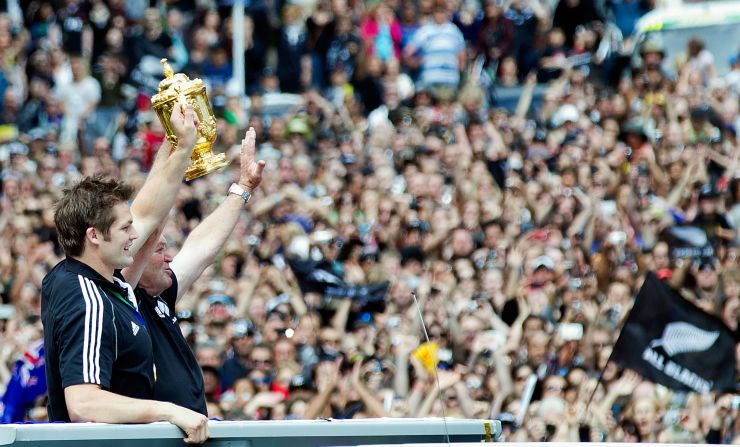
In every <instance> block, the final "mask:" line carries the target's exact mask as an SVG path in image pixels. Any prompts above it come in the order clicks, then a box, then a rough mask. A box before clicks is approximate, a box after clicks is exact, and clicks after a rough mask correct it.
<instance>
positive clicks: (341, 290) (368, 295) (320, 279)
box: [288, 259, 390, 312]
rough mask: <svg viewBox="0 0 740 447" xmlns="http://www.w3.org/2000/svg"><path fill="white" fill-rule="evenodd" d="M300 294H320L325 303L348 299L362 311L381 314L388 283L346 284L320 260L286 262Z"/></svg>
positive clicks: (328, 265)
mask: <svg viewBox="0 0 740 447" xmlns="http://www.w3.org/2000/svg"><path fill="white" fill-rule="evenodd" d="M288 264H289V265H290V267H291V269H292V270H293V273H294V274H295V276H296V279H297V280H298V286H299V287H300V288H301V292H303V293H309V292H314V293H318V294H321V295H323V297H324V300H325V302H329V301H331V300H335V299H351V300H354V301H355V302H356V303H358V304H359V305H360V307H361V309H362V310H363V311H365V312H384V311H385V295H386V294H387V293H388V287H389V286H390V283H389V282H388V281H384V282H379V283H370V284H362V285H352V284H347V283H345V282H344V281H343V280H342V278H340V277H339V276H338V275H337V274H336V273H334V272H333V271H332V268H331V265H330V264H329V263H327V262H323V261H311V260H308V261H301V260H296V259H289V260H288Z"/></svg>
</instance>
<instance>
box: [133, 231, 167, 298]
mask: <svg viewBox="0 0 740 447" xmlns="http://www.w3.org/2000/svg"><path fill="white" fill-rule="evenodd" d="M170 262H172V256H170V255H169V253H168V252H167V241H166V240H165V238H164V236H160V237H159V242H158V243H157V248H156V250H155V251H154V253H152V255H151V256H150V257H149V264H147V266H146V268H145V269H144V273H143V274H142V275H141V279H140V280H139V284H140V285H141V286H142V287H143V288H144V289H145V290H146V291H147V293H149V294H150V295H152V296H157V295H159V294H160V293H162V292H164V291H165V290H167V289H168V288H169V287H170V286H171V285H172V276H171V275H172V271H171V270H170Z"/></svg>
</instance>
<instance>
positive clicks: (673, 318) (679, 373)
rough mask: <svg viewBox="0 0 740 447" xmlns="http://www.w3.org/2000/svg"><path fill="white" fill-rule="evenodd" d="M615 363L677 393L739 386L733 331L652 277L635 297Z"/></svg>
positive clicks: (614, 351)
mask: <svg viewBox="0 0 740 447" xmlns="http://www.w3.org/2000/svg"><path fill="white" fill-rule="evenodd" d="M611 360H613V361H614V362H616V363H617V364H619V365H621V366H623V367H625V368H629V369H632V370H634V371H635V372H637V373H638V374H640V375H641V376H642V377H644V378H645V379H647V380H650V381H652V382H655V383H660V384H662V385H665V386H667V387H669V388H673V389H675V390H682V391H695V392H698V393H702V394H705V393H709V392H710V391H712V390H716V391H734V390H735V389H736V387H737V380H736V372H735V337H734V336H733V334H732V332H730V329H728V328H727V326H726V325H725V324H724V323H723V322H722V321H721V320H720V319H718V318H716V317H714V316H712V315H709V314H707V313H706V312H704V311H703V310H701V309H699V308H698V307H696V306H695V305H694V304H692V303H691V302H689V301H688V300H686V299H684V298H682V297H681V296H679V295H678V294H677V293H676V292H675V291H674V290H673V289H671V288H670V287H669V286H668V285H667V284H665V283H664V282H663V281H661V280H659V279H658V278H657V277H656V276H655V275H654V274H653V273H649V274H648V275H647V278H646V279H645V283H644V284H643V286H642V289H640V292H639V293H638V295H637V299H636V300H635V305H634V307H633V308H632V311H631V312H630V314H629V316H628V317H627V321H626V322H625V325H624V328H623V329H622V332H621V334H620V335H619V339H618V340H617V343H616V344H615V345H614V350H613V351H612V356H611Z"/></svg>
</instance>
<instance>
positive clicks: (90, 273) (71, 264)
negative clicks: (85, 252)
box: [65, 256, 127, 296]
mask: <svg viewBox="0 0 740 447" xmlns="http://www.w3.org/2000/svg"><path fill="white" fill-rule="evenodd" d="M65 266H66V269H67V271H68V272H70V273H75V274H78V275H82V276H84V277H86V278H89V279H91V280H92V281H94V282H95V284H97V285H99V286H101V287H105V288H106V289H108V290H114V291H116V292H119V293H121V294H122V296H126V294H127V291H126V289H125V288H124V287H123V286H121V285H120V284H119V283H118V282H111V281H108V280H107V279H105V278H104V277H103V275H101V274H100V273H98V272H97V271H96V270H95V269H93V268H92V267H90V266H89V265H87V264H85V263H84V262H82V261H80V260H77V259H75V258H73V257H71V256H67V258H66V259H65ZM113 275H114V276H116V277H118V278H121V279H123V277H122V276H121V272H120V270H116V271H115V272H114V274H113Z"/></svg>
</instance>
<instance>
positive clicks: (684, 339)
mask: <svg viewBox="0 0 740 447" xmlns="http://www.w3.org/2000/svg"><path fill="white" fill-rule="evenodd" d="M718 338H719V331H712V332H710V331H705V330H704V329H700V328H698V327H696V326H694V325H693V324H689V323H686V322H683V321H680V322H677V323H668V324H667V325H666V327H665V329H663V335H662V337H661V338H658V339H655V340H653V341H651V342H650V347H651V348H654V347H656V346H662V347H663V350H664V351H665V352H666V354H668V355H670V356H673V355H675V354H681V353H683V352H701V351H706V350H707V349H709V348H710V347H711V346H712V345H713V344H714V342H715V341H717V339H718Z"/></svg>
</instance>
